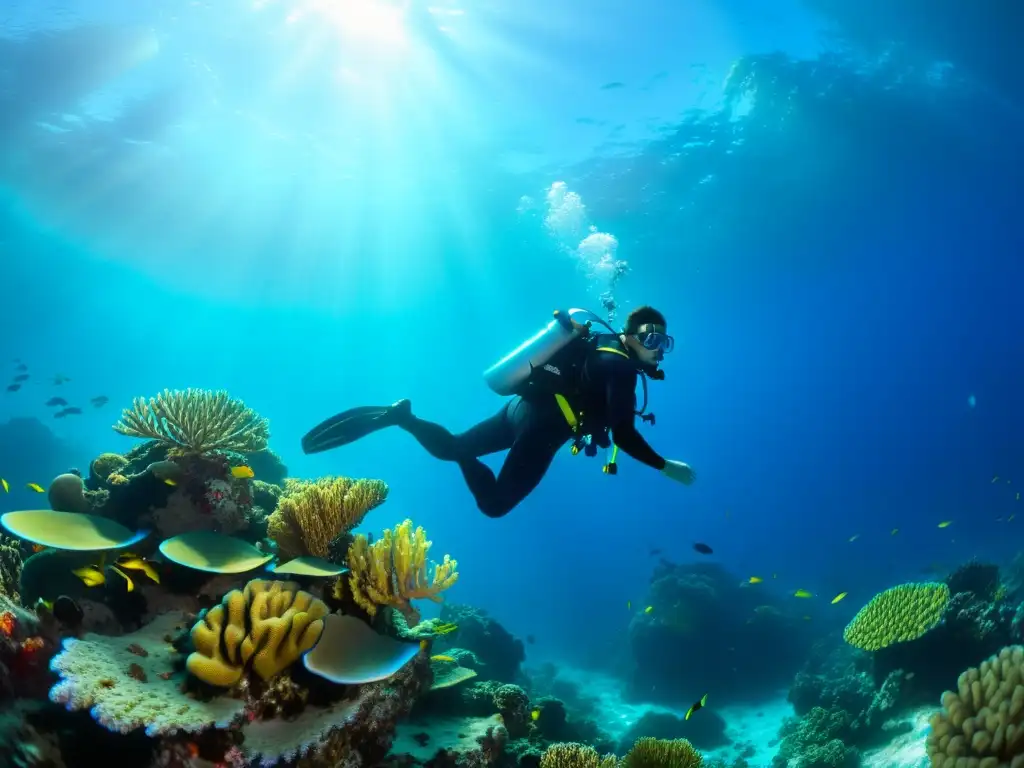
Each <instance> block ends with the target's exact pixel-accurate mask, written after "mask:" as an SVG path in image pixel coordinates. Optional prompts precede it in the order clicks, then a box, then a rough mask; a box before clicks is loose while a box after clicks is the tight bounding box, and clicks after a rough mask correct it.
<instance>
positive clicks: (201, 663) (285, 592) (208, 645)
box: [186, 579, 328, 687]
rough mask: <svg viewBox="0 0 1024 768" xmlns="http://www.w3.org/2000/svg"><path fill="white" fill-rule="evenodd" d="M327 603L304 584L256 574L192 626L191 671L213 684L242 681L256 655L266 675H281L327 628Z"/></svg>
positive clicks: (261, 673) (256, 663) (255, 663)
mask: <svg viewBox="0 0 1024 768" xmlns="http://www.w3.org/2000/svg"><path fill="white" fill-rule="evenodd" d="M327 612H328V611H327V606H326V605H324V603H323V602H322V601H321V600H318V599H316V598H314V597H313V596H312V595H310V594H309V593H307V592H300V591H299V590H298V585H297V584H294V583H292V582H284V581H269V582H268V581H262V580H260V579H255V580H253V581H250V582H249V583H248V584H246V585H245V589H244V591H239V590H237V589H236V590H232V591H231V592H229V593H228V594H227V595H225V596H224V599H223V601H222V602H221V604H220V605H217V606H214V607H213V608H211V609H210V610H209V611H208V612H207V613H206V615H205V616H203V617H202V618H201V619H200V620H199V621H198V622H196V624H195V626H194V627H192V642H193V643H194V644H195V648H196V650H195V652H194V653H192V654H190V655H189V657H188V661H187V662H186V666H187V667H188V671H189V672H191V673H192V674H193V675H195V676H196V677H198V678H199V679H200V680H202V681H203V682H206V683H209V684H210V685H217V686H222V687H230V686H232V685H234V684H235V683H237V682H238V681H239V680H240V679H241V677H242V673H243V671H244V669H245V666H246V664H248V663H249V660H250V659H252V668H253V670H254V671H255V672H256V674H258V675H259V676H260V677H262V678H263V679H264V680H270V679H271V678H273V677H275V676H276V675H278V674H280V673H281V672H282V671H284V670H285V669H286V668H287V667H289V666H290V665H291V664H293V663H294V662H295V661H297V660H298V659H299V657H301V656H302V654H303V653H305V652H306V651H308V650H309V649H310V648H312V647H313V646H314V645H316V641H317V640H319V639H320V634H321V633H322V632H323V628H324V623H323V617H324V616H326V615H327Z"/></svg>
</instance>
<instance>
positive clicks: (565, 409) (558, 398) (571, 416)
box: [555, 395, 580, 432]
mask: <svg viewBox="0 0 1024 768" xmlns="http://www.w3.org/2000/svg"><path fill="white" fill-rule="evenodd" d="M555 402H556V403H558V408H559V410H561V411H562V415H563V416H565V420H566V421H567V422H568V423H569V428H570V429H572V431H573V432H575V431H576V428H577V427H578V426H579V425H580V424H579V421H577V419H576V414H575V413H573V410H572V406H571V405H569V401H568V400H566V399H565V398H564V397H562V395H555Z"/></svg>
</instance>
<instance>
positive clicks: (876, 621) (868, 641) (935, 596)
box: [843, 582, 949, 651]
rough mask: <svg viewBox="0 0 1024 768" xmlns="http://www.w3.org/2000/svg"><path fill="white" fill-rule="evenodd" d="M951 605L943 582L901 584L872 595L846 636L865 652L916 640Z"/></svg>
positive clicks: (847, 629) (940, 617)
mask: <svg viewBox="0 0 1024 768" xmlns="http://www.w3.org/2000/svg"><path fill="white" fill-rule="evenodd" d="M948 604H949V587H947V586H946V585H945V584H943V583H941V582H922V583H911V584H900V585H899V586H896V587H891V588H890V589H887V590H885V591H884V592H879V593H878V594H877V595H875V596H874V597H873V598H871V601H870V602H869V603H868V604H867V605H865V606H864V607H863V608H861V609H860V611H858V612H857V615H856V616H854V617H853V620H852V621H851V622H850V623H849V624H847V625H846V629H845V630H844V631H843V639H844V640H845V641H846V642H848V643H849V644H850V645H852V646H854V647H855V648H860V649H861V650H862V651H877V650H879V649H881V648H885V647H886V646H889V645H893V644H895V643H905V642H907V641H908V640H916V639H917V638H919V637H921V636H922V635H923V634H925V633H926V632H927V631H928V630H930V629H931V628H932V627H934V626H935V625H936V624H938V623H939V621H940V620H941V619H942V614H943V613H944V612H945V610H946V606H947V605H948Z"/></svg>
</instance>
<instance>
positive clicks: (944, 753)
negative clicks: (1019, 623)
mask: <svg viewBox="0 0 1024 768" xmlns="http://www.w3.org/2000/svg"><path fill="white" fill-rule="evenodd" d="M927 749H928V757H929V759H930V760H931V764H932V765H933V766H935V768H956V767H958V766H965V767H966V768H974V767H975V766H977V767H978V768H989V767H990V766H991V768H998V767H999V766H1019V765H1022V764H1024V647H1021V646H1019V645H1018V646H1011V647H1008V648H1003V649H1002V650H1001V651H999V653H998V654H996V655H995V656H992V657H990V658H988V659H986V660H985V661H983V662H981V664H980V665H979V666H978V667H977V668H974V667H971V668H970V669H968V670H967V671H966V672H964V673H963V674H961V675H960V678H959V679H958V680H957V690H956V691H946V693H944V694H943V695H942V710H941V711H940V712H938V713H936V714H935V715H934V716H933V717H932V719H931V733H929V735H928V742H927Z"/></svg>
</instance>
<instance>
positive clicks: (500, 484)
mask: <svg viewBox="0 0 1024 768" xmlns="http://www.w3.org/2000/svg"><path fill="white" fill-rule="evenodd" d="M637 376H638V374H637V370H636V367H635V362H634V361H632V360H630V359H627V358H625V357H623V356H622V355H620V354H615V353H613V352H602V351H599V350H595V351H591V352H590V353H589V354H588V355H587V357H586V360H585V362H584V364H583V367H582V377H581V383H580V386H579V392H578V397H577V398H576V400H577V402H575V403H573V407H574V410H576V411H577V413H580V412H582V413H583V414H584V417H585V418H584V422H583V425H582V426H583V428H584V431H586V432H588V433H590V432H594V433H596V432H598V431H601V430H603V429H605V428H607V429H610V430H611V433H612V440H613V441H614V442H615V444H616V445H617V446H619V449H620V450H622V451H624V452H625V453H626V454H628V455H629V456H631V457H633V458H634V459H636V460H637V461H640V462H642V463H644V464H647V465H648V466H650V467H653V468H654V469H658V470H660V469H664V467H665V459H663V458H662V457H661V456H659V455H658V454H657V453H656V452H655V451H654V449H652V448H651V447H650V446H649V445H648V444H647V441H646V440H644V438H643V437H642V436H641V435H640V433H639V432H638V431H637V429H636V424H635V421H636V414H635V409H636V384H637ZM399 426H401V427H402V428H403V429H404V430H406V431H407V432H409V434H411V435H412V436H413V437H415V438H416V439H417V440H418V441H419V443H420V445H422V446H423V447H424V448H426V450H427V451H428V452H429V453H430V454H431V455H432V456H435V457H436V458H438V459H443V460H445V461H455V462H458V464H459V468H460V469H461V470H462V474H463V476H464V477H465V478H466V485H468V486H469V490H470V492H471V493H472V494H473V496H474V498H475V499H476V504H477V506H478V507H479V508H480V511H482V512H483V513H484V514H485V515H488V516H489V517H501V516H503V515H506V514H508V513H509V512H510V511H511V510H512V509H514V508H515V507H516V505H517V504H519V502H521V501H522V500H523V499H525V498H526V497H527V496H528V495H529V494H530V493H531V492H532V491H533V489H534V488H536V487H537V484H538V483H540V481H541V479H542V478H543V477H544V475H545V473H546V472H547V471H548V467H549V466H551V460H552V459H554V457H555V454H556V453H557V452H558V449H559V448H561V447H562V446H563V445H565V443H566V442H567V441H568V440H569V438H570V437H571V436H572V429H571V428H570V426H569V424H568V422H567V421H566V419H565V416H564V415H563V413H562V411H561V410H560V408H559V407H558V403H557V401H556V400H555V397H554V395H553V394H543V395H542V394H537V395H527V396H525V397H514V398H512V399H511V400H509V401H508V402H506V403H505V405H503V406H502V408H501V410H499V411H498V412H497V413H496V414H494V415H493V416H491V417H490V418H489V419H485V420H484V421H481V422H480V423H479V424H477V425H476V426H473V427H470V428H469V429H468V430H466V431H465V432H463V433H461V434H458V435H453V434H452V433H451V432H449V431H448V430H447V429H445V428H444V427H442V426H440V425H439V424H434V423H432V422H429V421H424V420H423V419H420V418H417V417H415V416H409V417H407V418H405V419H403V420H402V421H401V422H399ZM504 450H508V455H507V456H506V457H505V462H504V464H502V467H501V471H500V472H499V473H498V476H497V477H495V476H494V473H493V472H492V471H491V469H490V468H489V467H488V466H487V465H486V464H484V463H483V462H482V461H480V460H479V457H480V456H486V455H488V454H491V453H497V452H498V451H504Z"/></svg>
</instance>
